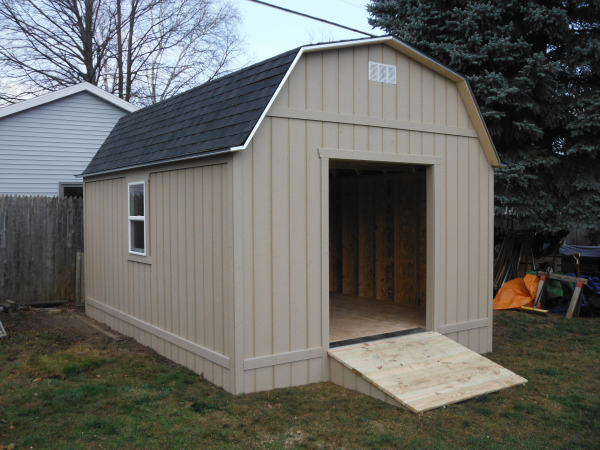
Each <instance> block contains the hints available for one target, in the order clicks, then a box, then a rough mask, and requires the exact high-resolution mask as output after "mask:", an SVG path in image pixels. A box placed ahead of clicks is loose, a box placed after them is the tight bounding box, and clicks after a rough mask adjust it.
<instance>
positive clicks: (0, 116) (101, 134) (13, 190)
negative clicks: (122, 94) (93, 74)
mask: <svg viewBox="0 0 600 450" xmlns="http://www.w3.org/2000/svg"><path fill="white" fill-rule="evenodd" d="M137 109H138V108H137V107H136V106H134V105H132V104H130V103H127V102H126V101H124V100H121V99H119V98H117V97H115V96H114V95H111V94H109V93H107V92H106V91H103V90H102V89H100V88H97V87H96V86H93V85H91V84H89V83H80V84H77V85H75V86H71V87H68V88H65V89H61V90H59V91H56V92H52V93H49V94H45V95H41V96H39V97H36V98H33V99H31V100H25V101H23V102H20V103H17V104H15V105H11V106H6V107H3V108H0V194H11V195H46V196H56V195H60V196H79V197H80V196H81V195H82V183H81V180H80V179H76V178H75V175H78V174H80V173H81V172H82V171H83V169H85V167H86V166H87V165H88V164H89V162H90V160H91V159H92V157H93V156H94V155H95V154H96V152H97V151H98V149H99V148H100V145H101V144H102V142H104V140H105V139H106V136H108V134H109V133H110V130H112V128H113V127H114V125H115V124H116V123H117V121H118V120H119V118H121V117H122V116H123V115H124V114H127V113H129V112H132V111H135V110H137Z"/></svg>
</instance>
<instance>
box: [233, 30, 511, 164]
mask: <svg viewBox="0 0 600 450" xmlns="http://www.w3.org/2000/svg"><path fill="white" fill-rule="evenodd" d="M374 44H387V45H389V46H390V47H392V48H394V49H395V50H398V51H399V52H400V53H403V54H404V55H406V56H408V57H409V58H411V59H414V60H415V61H417V62H419V63H420V64H423V65H424V66H426V67H428V68H429V69H431V70H433V71H434V72H437V73H439V74H440V75H442V76H444V77H446V78H448V79H450V80H452V81H453V82H455V83H457V84H458V83H461V82H463V83H464V85H466V87H467V90H468V95H461V97H462V98H463V101H467V102H469V103H472V105H471V106H472V108H467V110H468V111H469V115H470V116H471V113H472V112H473V111H476V113H473V114H476V117H475V116H472V117H470V119H471V121H472V122H473V124H474V125H475V128H476V131H477V132H478V133H479V138H480V139H481V140H482V141H484V142H483V144H482V147H483V148H484V150H486V151H485V153H486V157H487V158H488V161H489V162H490V164H491V165H492V167H502V163H501V162H500V157H499V156H498V152H497V151H496V147H495V146H494V142H493V141H492V138H491V136H490V133H489V131H488V129H487V126H486V125H485V121H484V120H483V116H482V115H481V111H480V110H479V106H478V105H477V102H476V101H475V96H474V95H473V91H472V90H471V87H470V85H469V83H468V81H467V80H466V79H465V77H463V76H462V75H461V74H459V73H457V72H455V71H453V70H452V69H450V68H448V67H446V66H445V65H443V64H442V63H440V62H438V61H436V60H434V59H433V58H431V57H429V56H427V55H426V54H424V53H423V52H421V51H419V50H417V49H416V48H414V47H412V46H410V45H408V44H406V43H405V42H402V41H401V40H399V39H397V38H395V37H393V36H382V37H376V38H372V39H358V40H355V41H344V42H337V43H336V42H334V43H331V44H319V45H311V46H307V47H302V48H300V50H299V51H298V54H297V55H296V58H295V59H294V61H293V62H292V64H291V65H290V68H289V69H288V71H287V73H286V74H285V76H284V77H283V80H281V83H279V86H278V87H277V90H276V91H275V94H273V96H272V97H271V100H270V101H269V104H268V105H267V107H266V108H265V110H264V111H263V113H262V115H261V116H260V119H259V120H258V122H256V125H255V126H254V128H253V129H252V132H251V133H250V136H248V139H246V142H245V143H244V145H241V146H238V147H231V151H234V152H235V151H239V150H245V149H246V148H247V147H248V145H249V144H250V141H251V140H252V138H253V137H254V134H255V133H256V131H257V130H258V128H259V127H260V125H261V124H262V121H263V120H264V118H265V116H266V115H267V113H268V111H269V109H270V108H271V105H273V103H274V102H275V99H276V98H277V95H278V94H279V91H281V89H282V88H283V85H284V84H285V82H286V81H287V79H288V78H289V76H290V74H291V73H292V71H293V70H294V68H295V67H296V64H297V63H298V61H299V60H300V58H301V57H302V55H303V54H304V53H310V52H319V51H325V50H335V49H339V48H345V47H358V46H361V45H374ZM459 88H460V86H459ZM459 91H460V89H459Z"/></svg>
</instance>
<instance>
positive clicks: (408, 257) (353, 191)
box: [329, 160, 427, 347]
mask: <svg viewBox="0 0 600 450" xmlns="http://www.w3.org/2000/svg"><path fill="white" fill-rule="evenodd" d="M425 173H426V172H425V166H417V165H408V164H383V163H371V162H359V161H342V160H330V163H329V264H330V266H329V290H330V295H329V321H330V324H329V332H330V346H331V347H335V346H339V345H345V344H346V343H350V342H357V341H359V342H360V341H367V340H371V339H376V338H381V337H382V335H384V336H385V337H387V336H397V335H400V334H405V333H411V332H415V331H420V329H423V328H425V316H426V303H427V302H426V297H425V292H426V290H425V285H426V273H425V272H426V195H425Z"/></svg>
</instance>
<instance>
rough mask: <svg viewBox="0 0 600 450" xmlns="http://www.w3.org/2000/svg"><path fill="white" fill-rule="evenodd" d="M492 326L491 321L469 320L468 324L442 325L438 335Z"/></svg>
mask: <svg viewBox="0 0 600 450" xmlns="http://www.w3.org/2000/svg"><path fill="white" fill-rule="evenodd" d="M489 325H490V319H477V320H469V321H468V322H459V323H453V324H450V325H442V326H441V327H439V328H438V330H437V331H438V333H440V334H449V333H456V332H458V331H466V330H473V329H475V328H484V327H488V326H489Z"/></svg>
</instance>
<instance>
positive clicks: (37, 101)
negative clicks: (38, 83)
mask: <svg viewBox="0 0 600 450" xmlns="http://www.w3.org/2000/svg"><path fill="white" fill-rule="evenodd" d="M84 91H86V92H89V93H90V94H92V95H95V96H96V97H99V98H101V99H102V100H105V101H107V102H109V103H112V104H113V105H114V106H116V107H117V108H120V109H123V110H125V111H127V112H133V111H137V110H138V109H139V108H138V107H137V106H135V105H132V104H131V103H129V102H126V101H125V100H121V99H120V98H118V97H115V96H114V95H112V94H109V93H108V92H106V91H105V90H103V89H100V88H99V87H96V86H94V85H93V84H90V83H87V82H83V83H79V84H76V85H74V86H70V87H68V88H64V89H60V90H58V91H54V92H50V93H48V94H43V95H40V96H39V97H35V98H32V99H29V100H23V101H22V102H19V103H16V104H14V105H10V106H5V107H3V108H0V118H2V117H6V116H10V115H12V114H16V113H18V112H21V111H25V110H28V109H31V108H35V107H36V106H40V105H44V104H46V103H50V102H53V101H55V100H60V99H61V98H65V97H68V96H70V95H73V94H77V93H79V92H84Z"/></svg>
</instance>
